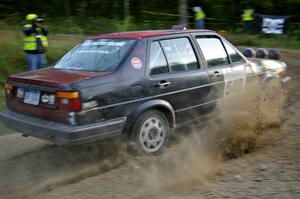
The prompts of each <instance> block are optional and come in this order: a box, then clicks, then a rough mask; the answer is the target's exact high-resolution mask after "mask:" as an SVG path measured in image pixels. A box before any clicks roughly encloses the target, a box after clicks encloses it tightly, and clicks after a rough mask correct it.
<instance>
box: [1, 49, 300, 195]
mask: <svg viewBox="0 0 300 199" xmlns="http://www.w3.org/2000/svg"><path fill="white" fill-rule="evenodd" d="M281 53H282V60H284V61H286V63H287V64H288V67H289V68H288V75H289V76H290V77H291V78H292V80H291V81H290V82H289V83H288V85H287V88H286V94H285V96H286V97H285V102H284V104H283V110H282V111H281V114H282V117H283V123H280V124H278V125H271V126H267V127H266V126H265V127H263V128H261V129H259V130H258V129H257V128H256V126H254V125H252V123H251V122H249V121H252V120H253V118H254V117H255V115H249V114H248V115H247V114H244V115H246V116H245V118H248V119H247V120H245V121H246V122H243V123H242V125H240V127H239V128H235V130H236V131H238V132H240V135H243V139H248V140H249V139H253V136H252V135H253V134H249V133H248V134H245V133H244V132H246V131H249V132H250V130H251V131H253V132H255V135H258V136H256V137H254V139H253V140H254V141H255V147H250V148H251V150H247V151H246V152H247V153H245V154H240V153H238V154H236V153H233V151H236V149H235V148H234V147H229V145H220V146H219V147H218V148H219V150H221V151H222V152H223V154H226V155H227V156H226V157H234V158H229V159H228V158H226V159H224V158H217V156H216V155H215V154H214V155H212V154H211V153H210V150H208V149H210V147H207V146H210V145H212V143H214V142H212V143H207V142H206V143H205V144H203V141H202V140H201V141H199V140H198V139H197V137H193V136H194V134H193V133H189V135H188V136H185V137H189V139H183V140H181V139H178V138H175V139H174V140H173V141H172V143H171V144H170V147H169V148H168V149H167V150H166V151H165V153H163V154H162V155H161V156H158V157H149V156H130V155H128V154H127V153H124V152H123V151H124V147H123V145H122V144H120V143H119V142H118V140H109V141H105V142H102V143H99V144H92V145H85V146H81V147H57V146H53V145H51V144H48V143H46V142H44V141H41V140H38V139H34V138H23V137H21V136H20V134H18V133H12V132H11V133H9V134H7V130H6V129H5V130H4V129H2V132H1V133H0V198H1V199H15V198H24V199H27V198H30V199H33V198H36V199H48V198H49V199H50V198H62V199H69V198H70V199H71V198H72V199H76V198H78V199H81V198H85V199H98V198H192V199H193V198H300V133H299V129H300V111H299V110H300V92H299V88H300V68H299V67H300V51H286V50H283V51H282V52H281ZM275 98H278V97H275ZM275 98H274V101H276V99H275ZM235 106H236V105H235ZM272 111H273V110H271V107H268V108H267V113H269V112H272ZM224 118H226V119H227V123H226V124H224V121H223V123H222V121H221V122H220V121H219V122H216V123H215V124H218V125H213V126H214V128H215V129H212V126H211V125H208V126H209V128H204V129H203V128H202V129H201V128H200V127H198V126H197V127H190V128H189V129H181V130H180V131H188V132H193V131H201V132H206V133H207V132H210V134H204V135H207V136H206V137H210V139H208V140H207V141H208V142H209V141H211V139H212V138H214V136H216V135H215V134H213V133H211V132H212V131H218V132H219V131H226V129H228V128H231V127H232V126H233V125H232V123H233V122H228V118H230V114H227V115H226V117H224ZM239 119H240V120H241V117H240V116H239ZM239 119H236V118H235V120H239ZM253 121H254V120H253ZM261 126H264V125H261ZM254 127H255V128H254ZM198 128H200V129H201V130H199V129H198ZM0 129H1V128H0ZM224 129H225V130H224ZM183 134H184V133H183ZM208 135H209V136H208ZM249 143H252V142H249ZM214 144H215V143H214ZM230 146H232V145H230ZM249 146H250V145H249V144H248V145H247V147H249ZM222 147H224V148H222ZM225 147H226V148H225ZM240 147H241V145H239V148H240ZM247 147H246V148H247ZM231 152H232V153H231ZM228 154H229V155H228ZM230 154H231V155H230Z"/></svg>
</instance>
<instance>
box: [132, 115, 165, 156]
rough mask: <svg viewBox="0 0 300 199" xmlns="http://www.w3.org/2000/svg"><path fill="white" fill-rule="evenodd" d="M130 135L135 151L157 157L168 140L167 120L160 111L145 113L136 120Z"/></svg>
mask: <svg viewBox="0 0 300 199" xmlns="http://www.w3.org/2000/svg"><path fill="white" fill-rule="evenodd" d="M132 135H133V141H134V142H135V145H136V146H135V148H136V150H138V151H140V149H142V150H143V151H144V152H145V153H147V154H152V155H158V154H160V153H161V151H162V149H163V147H164V146H165V145H166V143H167V141H168V139H169V135H170V126H169V122H168V119H167V118H166V116H165V114H164V113H162V112H161V111H157V110H151V111H147V112H145V113H143V114H142V115H141V116H139V118H138V119H137V121H136V123H135V125H134V128H133V134H132Z"/></svg>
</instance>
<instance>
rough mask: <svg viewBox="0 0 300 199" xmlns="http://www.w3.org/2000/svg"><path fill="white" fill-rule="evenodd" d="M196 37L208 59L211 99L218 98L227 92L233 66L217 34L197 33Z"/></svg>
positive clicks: (205, 58) (202, 52) (207, 67)
mask: <svg viewBox="0 0 300 199" xmlns="http://www.w3.org/2000/svg"><path fill="white" fill-rule="evenodd" d="M194 36H195V39H196V41H197V43H198V47H199V49H200V51H201V54H202V55H203V58H204V60H205V61H206V70H207V73H208V76H209V79H210V87H211V88H212V89H211V92H210V94H209V96H208V97H209V99H210V100H217V99H219V98H221V97H223V96H224V95H225V94H226V88H227V86H228V85H227V84H228V81H230V78H231V74H232V68H231V65H230V60H229V58H228V56H227V53H226V51H225V48H224V46H223V43H222V41H221V39H220V38H219V37H218V36H216V35H197V34H195V35H194Z"/></svg>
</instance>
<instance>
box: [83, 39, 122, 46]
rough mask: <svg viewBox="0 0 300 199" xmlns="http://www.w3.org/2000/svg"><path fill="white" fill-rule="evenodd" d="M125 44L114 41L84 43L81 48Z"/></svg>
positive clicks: (89, 41) (88, 41)
mask: <svg viewBox="0 0 300 199" xmlns="http://www.w3.org/2000/svg"><path fill="white" fill-rule="evenodd" d="M125 44H126V42H115V41H109V42H107V41H91V40H87V41H85V42H84V43H83V44H82V46H119V47H121V46H124V45H125Z"/></svg>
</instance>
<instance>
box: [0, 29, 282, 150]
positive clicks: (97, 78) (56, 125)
mask: <svg viewBox="0 0 300 199" xmlns="http://www.w3.org/2000/svg"><path fill="white" fill-rule="evenodd" d="M261 61H269V62H268V63H267V64H266V65H268V66H269V68H267V67H265V66H264V64H262V62H259V60H255V62H253V63H252V62H250V61H249V60H247V58H246V57H244V56H243V54H241V53H240V52H239V51H238V50H237V49H236V48H235V47H234V46H232V45H231V44H230V43H229V42H228V41H226V40H225V39H224V38H223V37H221V36H220V35H218V34H217V33H215V32H214V31H210V30H160V31H138V32H124V33H111V34H102V35H97V36H93V37H90V38H87V39H86V40H85V41H83V42H81V43H80V44H78V45H77V46H75V47H74V48H73V49H72V50H70V51H69V52H68V53H67V54H66V55H64V56H63V57H62V58H61V59H60V60H59V61H57V62H56V63H55V64H54V65H53V66H51V67H48V68H45V69H41V70H38V71H34V72H25V73H20V74H16V75H11V76H9V77H8V79H7V82H6V84H5V93H6V103H7V108H8V109H7V110H5V111H3V112H1V113H0V120H1V121H2V122H3V123H4V124H5V125H7V126H8V127H10V128H12V129H15V130H17V131H20V132H22V133H23V134H24V135H25V136H34V137H37V138H41V139H45V140H48V141H51V142H54V143H57V144H80V143H88V142H94V141H97V140H102V139H106V138H111V137H116V136H124V137H127V138H128V139H129V140H131V141H134V142H135V143H136V144H137V145H138V146H139V147H140V149H142V150H143V151H144V152H145V153H148V154H158V153H160V152H161V150H162V149H163V147H164V145H165V144H166V142H167V140H168V137H169V135H170V132H171V130H172V129H174V128H175V127H176V126H178V125H180V124H183V123H184V122H186V121H190V120H194V119H196V118H199V117H206V116H207V115H208V114H210V113H211V112H212V110H213V109H214V107H215V106H216V102H217V100H218V99H220V98H223V97H224V96H226V95H228V94H230V92H231V88H232V87H235V90H236V88H238V89H240V90H243V89H244V87H245V84H246V80H247V78H248V77H250V76H253V75H258V74H259V75H260V76H263V78H266V77H272V78H274V77H275V78H281V77H282V76H283V75H284V70H285V68H286V65H285V64H284V63H283V62H280V61H275V60H261Z"/></svg>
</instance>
